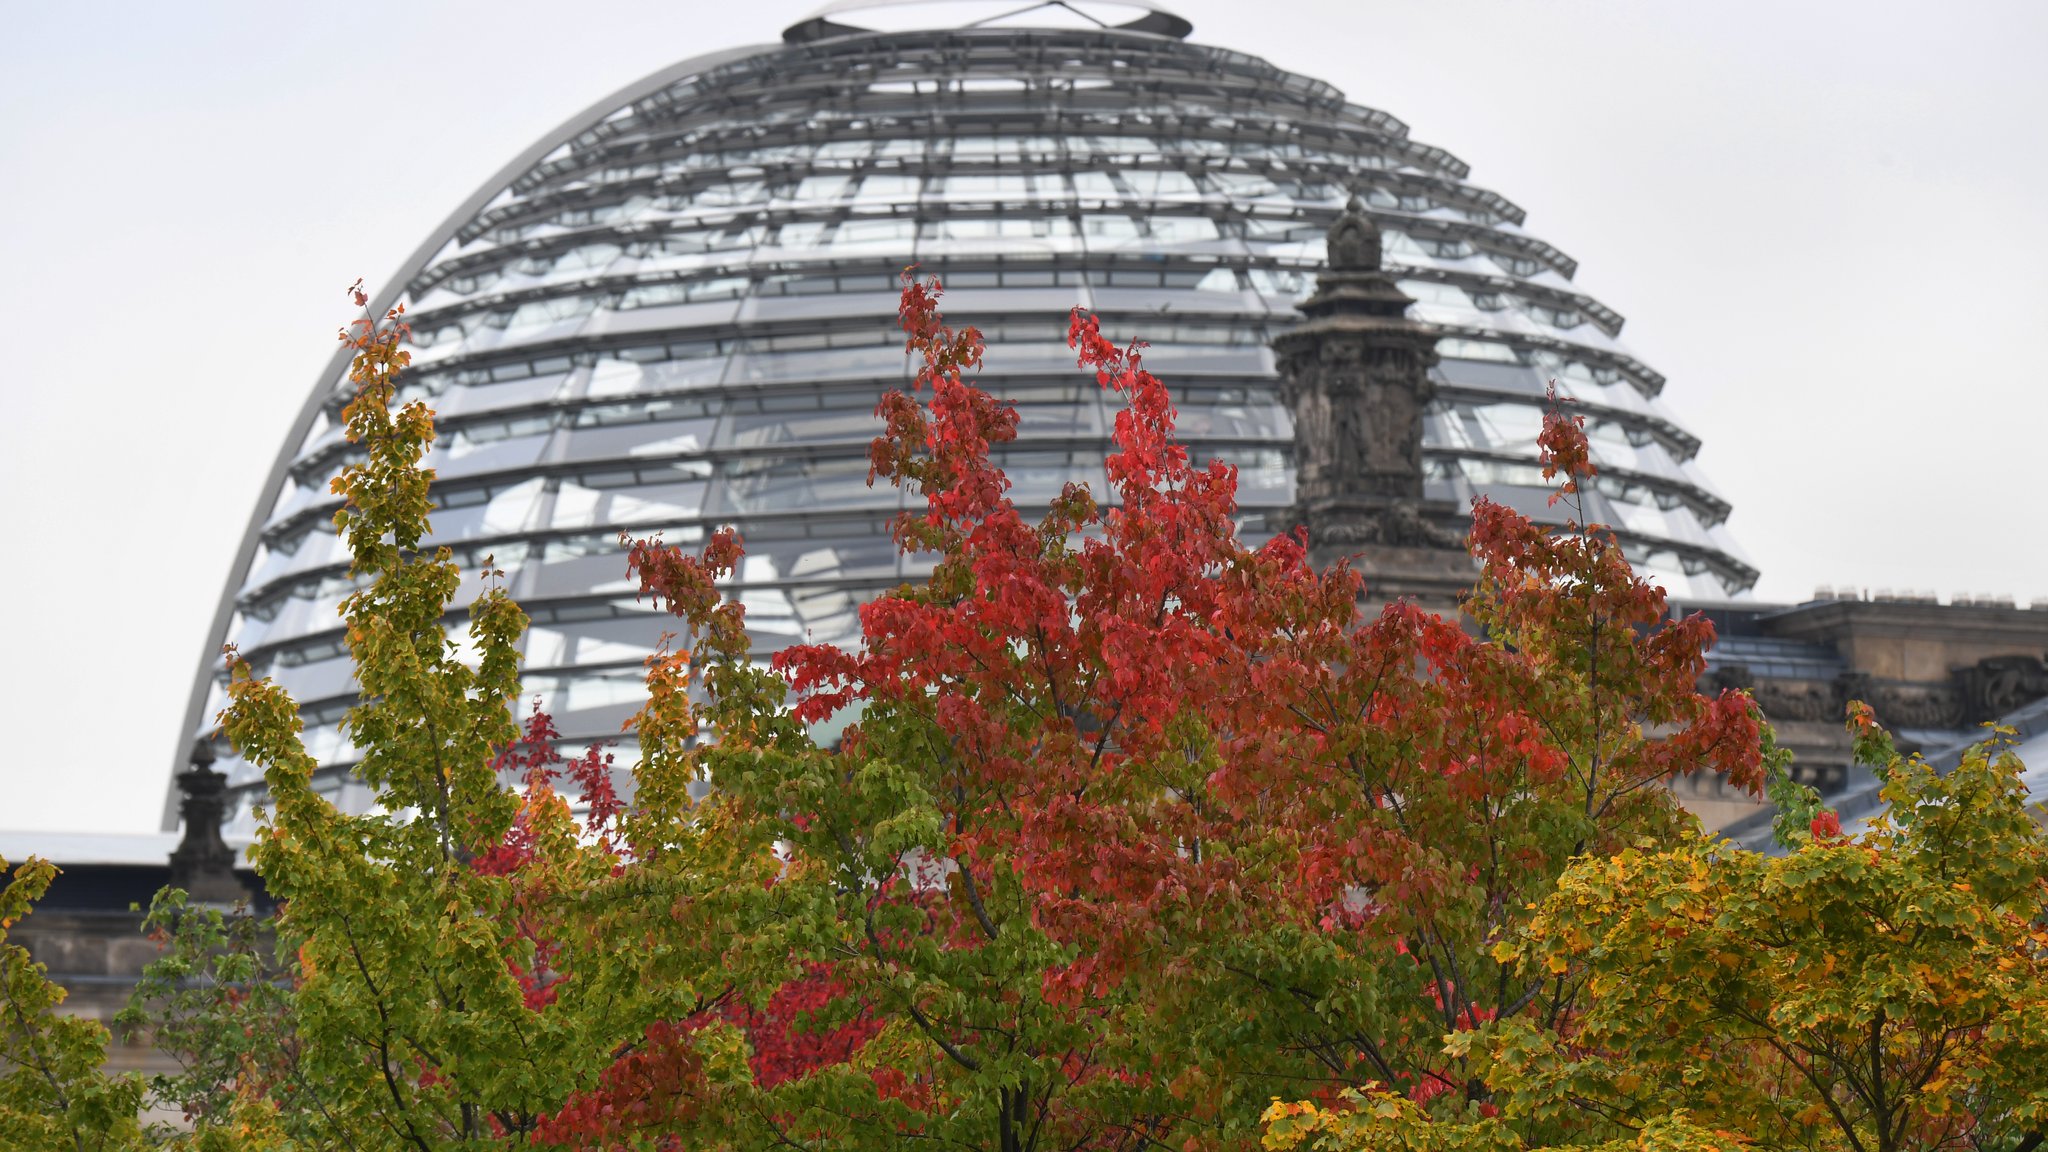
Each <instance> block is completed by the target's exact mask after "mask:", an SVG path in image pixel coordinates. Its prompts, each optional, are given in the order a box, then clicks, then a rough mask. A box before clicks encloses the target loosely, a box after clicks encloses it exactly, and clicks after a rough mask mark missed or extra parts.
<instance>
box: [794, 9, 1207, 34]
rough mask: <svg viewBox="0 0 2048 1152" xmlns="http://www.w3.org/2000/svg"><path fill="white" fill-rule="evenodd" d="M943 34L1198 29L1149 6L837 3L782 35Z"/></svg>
mask: <svg viewBox="0 0 2048 1152" xmlns="http://www.w3.org/2000/svg"><path fill="white" fill-rule="evenodd" d="M940 28H954V29H959V28H1079V29H1088V28H1101V29H1104V30H1108V31H1115V32H1143V33H1149V34H1151V35H1154V36H1168V37H1171V38H1173V39H1175V40H1184V39H1186V38H1187V35H1188V33H1190V32H1193V31H1194V30H1195V26H1194V25H1193V24H1190V23H1189V22H1188V21H1187V20H1186V19H1184V18H1182V17H1180V16H1177V15H1175V14H1174V13H1172V12H1169V11H1167V10H1166V9H1165V8H1162V7H1160V6H1159V5H1157V4H1153V3H1150V2H1149V0H835V2H834V3H831V4H827V5H825V6H824V7H823V8H820V9H818V10H817V11H816V12H814V13H812V14H811V15H809V16H806V17H804V18H803V19H802V20H799V21H797V22H796V23H794V24H792V25H790V26H789V27H787V28H785V29H783V30H782V39H783V41H784V42H785V43H789V44H804V43H809V42H810V41H813V40H824V39H827V38H829V37H833V36H857V35H862V34H865V33H873V32H902V31H925V30H931V29H940Z"/></svg>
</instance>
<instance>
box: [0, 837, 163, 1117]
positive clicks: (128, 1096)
mask: <svg viewBox="0 0 2048 1152" xmlns="http://www.w3.org/2000/svg"><path fill="white" fill-rule="evenodd" d="M56 875H57V869H56V867H55V866H53V865H52V864H51V863H50V862H49V861H47V860H40V859H36V858H34V857H31V858H30V859H29V860H28V861H27V862H26V863H23V864H22V865H20V866H19V867H17V868H15V869H14V871H13V873H12V875H8V874H7V861H6V860H4V859H0V876H5V877H6V883H5V885H4V886H0V1137H4V1140H0V1142H4V1143H5V1145H6V1146H7V1147H8V1148H10V1149H20V1150H21V1152H45V1150H48V1152H59V1150H62V1152H114V1150H116V1149H129V1148H140V1147H141V1146H142V1136H143V1133H142V1129H141V1126H140V1125H139V1124H138V1122H137V1120H136V1114H137V1112H138V1111H139V1110H140V1109H141V1107H142V1098H143V1083H142V1079H141V1077H139V1076H135V1075H133V1074H129V1075H123V1076H109V1075H107V1074H106V1073H105V1072H104V1071H103V1070H102V1068H101V1066H102V1065H103V1064H104V1063H105V1062H106V1056H107V1039H108V1037H107V1030H106V1029H105V1028H103V1027H101V1026H100V1024H99V1022H98V1021H95V1020H87V1019H84V1018H82V1017H78V1016H67V1015H64V1014H62V1013H61V1012H59V1011H58V1008H59V1005H61V1004H62V1003H63V1002H64V990H63V989H62V988H59V987H57V986H56V985H55V984H52V983H51V982H50V980H49V977H48V975H47V974H46V972H45V970H44V968H43V966H42V965H41V964H37V963H35V962H34V961H32V960H31V959H29V955H28V951H27V950H26V949H24V948H23V947H22V946H21V945H19V944H14V943H10V942H9V941H8V939H7V930H8V929H10V928H12V927H13V926H14V925H15V924H17V923H19V922H20V920H21V918H22V917H24V916H26V915H28V914H29V912H30V910H31V909H32V907H33V906H34V904H35V902H36V901H37V900H39V899H41V898H42V895H43V893H44V892H45V891H47V890H48V889H49V886H50V881H51V879H52V878H54V877H55V876H56Z"/></svg>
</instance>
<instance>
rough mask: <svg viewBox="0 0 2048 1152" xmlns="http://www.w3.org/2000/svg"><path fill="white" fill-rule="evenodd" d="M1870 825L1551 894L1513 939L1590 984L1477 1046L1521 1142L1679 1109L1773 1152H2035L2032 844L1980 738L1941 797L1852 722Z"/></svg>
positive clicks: (1855, 713) (2042, 977) (2038, 1094)
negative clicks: (1574, 997) (1561, 1011)
mask: <svg viewBox="0 0 2048 1152" xmlns="http://www.w3.org/2000/svg"><path fill="white" fill-rule="evenodd" d="M1851 728H1852V730H1854V731H1855V732H1856V737H1857V750H1858V754H1859V757H1860V758H1861V759H1862V760H1863V761H1864V762H1865V763H1868V764H1869V765H1870V766H1871V767H1872V768H1873V769H1874V770H1875V771H1876V772H1877V774H1878V775H1879V777H1880V779H1881V780H1882V781H1883V796H1884V799H1885V801H1886V808H1885V809H1884V811H1883V812H1882V813H1880V814H1879V815H1878V816H1877V817H1876V818H1875V819H1874V820H1873V821H1872V823H1871V825H1870V827H1869V829H1868V830H1867V831H1865V832H1863V833H1862V834H1860V835H1858V836H1855V837H1846V836H1843V835H1842V834H1841V829H1840V827H1839V822H1838V821H1837V820H1836V818H1835V816H1834V814H1833V813H1831V812H1830V813H1822V814H1820V815H1819V816H1817V817H1816V818H1815V819H1814V820H1813V822H1812V829H1811V832H1810V833H1809V834H1808V835H1806V836H1803V837H1800V838H1799V842H1798V843H1797V844H1796V845H1795V847H1794V850H1793V851H1791V852H1790V853H1789V854H1787V855H1785V856H1782V857H1779V858H1770V857H1765V856H1760V855H1758V854H1755V853H1751V852H1745V851H1740V850H1737V849H1735V848H1734V847H1733V846H1731V845H1729V844H1727V843H1725V842H1720V841H1715V840H1712V839H1709V838H1706V837H1692V838H1689V839H1687V840H1686V841H1685V842H1684V843H1682V844H1680V845H1678V846H1676V847H1673V848H1670V849H1666V850H1663V851H1640V850H1633V849H1631V850H1627V851H1624V852H1622V853H1620V854H1618V855H1616V856H1613V857H1611V858H1606V859H1588V860H1585V861H1582V862H1580V863H1579V864H1577V865H1575V866H1574V867H1573V868H1572V869H1571V870H1570V871H1569V872H1567V873H1566V874H1565V876H1564V878H1563V880H1562V882H1561V884H1560V885H1559V888H1558V891H1557V892H1556V893H1555V894H1554V895H1553V896H1551V897H1550V898H1549V899H1547V900H1546V901H1545V902H1544V904H1543V907H1542V909H1541V911H1540V913H1539V914H1538V916H1537V917H1536V919H1535V920H1534V921H1532V922H1531V924H1530V925H1529V927H1528V929H1527V930H1526V932H1525V933H1524V934H1523V935H1522V936H1521V938H1520V939H1519V940H1517V941H1515V942H1514V943H1513V945H1512V946H1510V945H1503V952H1504V953H1506V952H1512V953H1513V954H1514V956H1515V959H1516V962H1517V963H1518V964H1520V965H1522V966H1523V967H1525V968H1528V969H1532V970H1536V971H1556V972H1567V973H1571V974H1572V975H1573V976H1574V977H1575V978H1579V979H1584V980H1586V981H1587V982H1588V985H1589V989H1590V993H1591V994H1590V996H1589V998H1588V1001H1587V1004H1586V1008H1585V1010H1584V1012H1583V1013H1582V1014H1581V1015H1579V1016H1578V1017H1576V1018H1574V1019H1572V1020H1570V1021H1568V1022H1566V1026H1565V1027H1564V1028H1562V1029H1560V1030H1558V1031H1557V1032H1554V1033H1547V1034H1546V1033H1542V1032H1538V1031H1536V1030H1534V1029H1530V1028H1527V1027H1526V1026H1516V1027H1504V1028H1502V1029H1500V1030H1499V1031H1498V1033H1497V1034H1496V1035H1494V1036H1492V1037H1489V1038H1488V1043H1489V1044H1490V1045H1491V1048H1492V1060H1493V1062H1494V1068H1495V1069H1496V1076H1495V1079H1496V1083H1498V1084H1500V1085H1502V1086H1503V1087H1504V1088H1505V1089H1507V1090H1508V1091H1509V1092H1510V1093H1511V1095H1512V1097H1513V1100H1514V1105H1513V1107H1514V1110H1515V1111H1517V1112H1518V1113H1520V1114H1524V1115H1527V1116H1529V1117H1532V1118H1535V1119H1539V1120H1549V1121H1557V1122H1573V1121H1576V1122H1580V1123H1583V1122H1584V1121H1585V1120H1586V1119H1588V1118H1596V1119H1597V1120H1598V1121H1600V1123H1598V1124H1595V1125H1593V1127H1594V1129H1595V1130H1598V1129H1600V1128H1613V1127H1621V1128H1635V1127H1638V1126H1640V1125H1641V1124H1642V1123H1643V1122H1644V1121H1645V1120H1646V1119H1647V1118H1650V1117H1654V1116H1657V1115H1660V1114H1663V1113H1666V1112H1668V1111H1670V1110H1672V1109H1677V1108H1683V1109H1687V1110H1690V1111H1691V1112H1692V1113H1693V1114H1694V1115H1696V1116H1699V1117H1702V1118H1709V1119H1711V1121H1712V1122H1713V1123H1716V1124H1718V1125H1721V1126H1723V1127H1726V1128H1730V1129H1734V1130H1737V1131H1740V1132H1743V1133H1745V1134H1746V1135H1747V1136H1748V1137H1749V1138H1751V1139H1753V1140H1755V1141H1757V1142H1759V1143H1761V1144H1764V1145H1767V1146H1770V1147H1795V1148H1827V1149H1849V1150H1853V1152H1906V1150H1913V1152H1920V1150H1932V1149H1944V1148H1957V1149H1960V1148H1984V1149H2006V1148H2023V1149H2031V1148H2034V1147H2037V1146H2039V1145H2040V1143H2041V1142H2042V1139H2043V1136H2044V1134H2048V1077H2044V1076H2043V1075H2042V1073H2041V1069H2042V1068H2044V1067H2048V843H2044V842H2043V840H2042V838H2041V835H2040V830H2039V828H2038V827H2037V826H2036V825H2035V823H2034V821H2033V819H2032V818H2031V817H2030V816H2029V814H2028V812H2027V805H2026V792H2025V790H2024V788H2023V787H2022V786H2021V785H2020V783H2019V780H2018V776H2019V773H2020V771H2021V765H2020V763H2019V760H2018V757H2016V756H2014V755H2013V754H2012V753H2011V751H2010V750H2009V748H2005V749H2003V750H2002V746H2004V745H2009V743H2010V741H2009V740H2002V739H1999V738H1994V739H1993V740H1991V741H1989V742H1987V743H1985V744H1981V745H1978V746H1977V747H1975V748H1973V749H1971V750H1970V751H1969V752H1968V753H1966V754H1965V755H1964V756H1963V759H1962V762H1961V764H1960V765H1959V766H1958V767H1957V768H1956V769H1954V770H1953V771H1952V772H1949V773H1947V774H1942V773H1939V772H1936V771H1935V770H1934V769H1933V768H1932V767H1930V766H1929V765H1928V764H1926V763H1925V762H1924V761H1921V760H1919V759H1918V758H1914V759H1905V758H1901V757H1900V756H1899V755H1898V753H1897V752H1896V751H1895V750H1894V748H1893V746H1892V743H1891V740H1890V737H1889V736H1887V735H1886V734H1885V733H1884V732H1883V731H1882V730H1881V729H1879V728H1878V727H1877V726H1876V724H1875V722H1874V721H1873V720H1872V718H1871V714H1870V711H1869V709H1867V708H1864V707H1862V706H1856V707H1854V708H1852V714H1851Z"/></svg>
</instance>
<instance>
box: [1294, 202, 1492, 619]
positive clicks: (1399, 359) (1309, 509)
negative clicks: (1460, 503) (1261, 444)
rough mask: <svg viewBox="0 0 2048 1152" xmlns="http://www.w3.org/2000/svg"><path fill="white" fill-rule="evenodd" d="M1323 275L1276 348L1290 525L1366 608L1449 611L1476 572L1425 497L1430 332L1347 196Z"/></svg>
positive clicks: (1448, 515) (1454, 520) (1454, 521)
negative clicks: (1345, 568) (1289, 470)
mask: <svg viewBox="0 0 2048 1152" xmlns="http://www.w3.org/2000/svg"><path fill="white" fill-rule="evenodd" d="M1328 243H1329V266H1328V268H1327V269H1326V270H1325V271H1324V272H1323V273H1322V274H1321V276H1319V277H1318V278H1317V280H1316V290H1315V294H1314V295H1312V296H1310V297H1309V298H1308V299H1307V300H1306V301H1304V302H1302V304H1301V305H1300V309H1301V313H1302V315H1303V316H1304V317H1306V320H1305V321H1304V322H1303V323H1301V324H1300V325H1298V326H1296V327H1295V328H1294V329H1293V330H1291V331H1289V332H1287V333H1286V334H1284V335H1282V336H1280V337H1278V338H1276V339H1275V340H1274V341H1273V351H1274V354H1275V356H1274V358H1275V359H1276V361H1277V362H1278V368H1279V371H1280V391H1281V396H1282V398H1283V399H1284V400H1285V402H1286V404H1287V406H1288V408H1289V409H1290V410H1291V411H1292V413H1293V416H1294V452H1295V468H1296V473H1295V490H1294V499H1295V502H1294V507H1293V508H1291V509H1289V510H1288V511H1289V515H1290V517H1291V519H1287V520H1285V521H1284V523H1286V524H1287V525H1288V526H1290V527H1291V526H1292V525H1294V524H1305V525H1307V526H1308V534H1309V556H1310V559H1311V560H1312V561H1313V562H1314V563H1315V564H1316V565H1317V566H1318V567H1321V566H1323V565H1326V564H1329V563H1332V562H1334V561H1336V560H1339V559H1343V558H1346V557H1351V558H1353V567H1355V568H1357V569H1358V570H1359V571H1360V572H1362V573H1363V574H1364V575H1365V579H1366V594H1367V596H1368V598H1369V599H1371V600H1372V601H1374V602H1385V601H1388V600H1394V599H1413V600H1417V601H1419V602H1422V603H1424V604H1425V605H1427V606H1429V607H1433V608H1444V607H1449V606H1451V605H1452V604H1455V603H1456V601H1457V597H1458V595H1459V594H1460V593H1462V592H1463V591H1465V590H1466V589H1467V588H1468V587H1470V585H1471V583H1472V576H1473V569H1472V563H1471V560H1470V558H1469V557H1468V556H1467V555H1466V553H1465V549H1464V544H1463V530H1462V523H1463V519H1464V518H1463V516H1462V514H1461V510H1460V509H1459V508H1457V507H1456V506H1455V505H1453V504H1451V503H1450V502H1449V501H1442V500H1438V501H1432V500H1429V499H1427V498H1426V497H1425V496H1424V494H1423V483H1422V417H1423V411H1424V409H1425V408H1426V407H1427V405H1428V404H1429V400H1430V395H1431V392H1432V386H1431V384H1430V380H1429V370H1430V368H1431V367H1432V366H1434V365H1435V364H1436V362H1437V356H1436V351H1435V349H1436V340H1437V333H1436V332H1434V331H1433V330H1431V329H1430V328H1429V327H1428V326H1427V325H1425V324H1422V323H1420V322H1419V321H1416V320H1413V319H1410V318H1409V316H1408V306H1409V305H1410V304H1413V303H1414V301H1413V300H1412V299H1410V298H1409V297H1408V295H1407V294H1406V293H1403V292H1402V291H1401V289H1400V288H1399V287H1398V286H1397V285H1396V284H1395V283H1394V277H1393V276H1392V274H1390V273H1389V272H1388V271H1387V270H1386V269H1384V268H1382V267H1381V264H1380V232H1379V228H1378V227H1377V226H1376V225H1374V224H1373V222H1372V220H1371V219H1369V218H1368V217H1367V216H1366V214H1365V208H1364V205H1362V204H1360V203H1359V201H1358V198H1357V197H1356V196H1353V197H1352V198H1351V201H1350V203H1349V204H1347V205H1346V206H1345V209H1344V215H1343V216H1341V217H1339V218H1338V220H1337V222H1336V223H1335V224H1334V225H1332V226H1331V228H1330V232H1329V242H1328Z"/></svg>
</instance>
